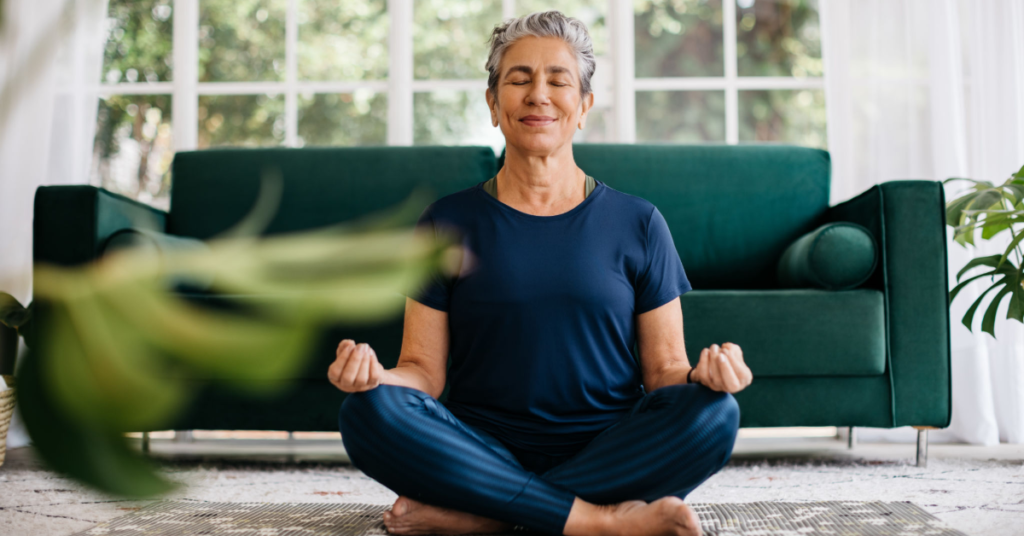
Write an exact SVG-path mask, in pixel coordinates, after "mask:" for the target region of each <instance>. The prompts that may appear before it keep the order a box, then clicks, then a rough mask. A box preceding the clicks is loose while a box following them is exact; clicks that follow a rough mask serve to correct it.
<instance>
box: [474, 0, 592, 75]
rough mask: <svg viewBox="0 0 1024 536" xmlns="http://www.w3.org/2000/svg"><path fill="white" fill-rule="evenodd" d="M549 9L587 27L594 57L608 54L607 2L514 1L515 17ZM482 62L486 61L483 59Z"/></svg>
mask: <svg viewBox="0 0 1024 536" xmlns="http://www.w3.org/2000/svg"><path fill="white" fill-rule="evenodd" d="M551 9H557V10H559V11H561V12H562V13H565V14H566V15H568V16H570V17H576V18H577V19H580V21H581V22H582V23H583V24H586V25H587V31H588V32H590V39H591V41H593V42H594V55H595V56H603V55H605V54H607V53H608V27H607V26H606V24H605V14H606V13H607V12H608V0H561V1H559V2H558V3H557V4H553V3H552V2H551V1H550V0H516V16H519V17H521V16H523V15H528V14H530V13H534V12H537V11H548V10H551ZM484 61H487V59H486V58H484Z"/></svg>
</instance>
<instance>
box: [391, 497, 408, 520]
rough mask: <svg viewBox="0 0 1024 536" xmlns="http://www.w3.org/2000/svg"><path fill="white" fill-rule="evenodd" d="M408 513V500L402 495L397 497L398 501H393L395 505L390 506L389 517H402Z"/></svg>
mask: <svg viewBox="0 0 1024 536" xmlns="http://www.w3.org/2000/svg"><path fill="white" fill-rule="evenodd" d="M408 511H409V500H408V499H406V498H405V496H404V495H403V496H400V497H398V500H396V501H395V504H393V505H391V515H393V516H403V515H405V513H406V512H408Z"/></svg>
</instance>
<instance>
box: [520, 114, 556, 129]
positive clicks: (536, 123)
mask: <svg viewBox="0 0 1024 536" xmlns="http://www.w3.org/2000/svg"><path fill="white" fill-rule="evenodd" d="M519 122H520V123H522V124H524V125H526V126H530V127H544V126H548V125H550V124H552V123H554V122H555V118H554V117H540V116H536V115H528V116H526V117H524V118H522V119H520V120H519Z"/></svg>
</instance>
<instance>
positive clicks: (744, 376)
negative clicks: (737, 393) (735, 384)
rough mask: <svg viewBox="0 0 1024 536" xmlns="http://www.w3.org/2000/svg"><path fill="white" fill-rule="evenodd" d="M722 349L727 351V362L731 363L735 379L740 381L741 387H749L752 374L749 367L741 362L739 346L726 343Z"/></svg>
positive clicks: (741, 356)
mask: <svg viewBox="0 0 1024 536" xmlns="http://www.w3.org/2000/svg"><path fill="white" fill-rule="evenodd" d="M722 348H724V349H726V350H728V351H729V360H730V361H731V362H732V369H733V372H735V373H736V377H737V378H738V379H739V380H740V383H741V385H742V386H743V387H746V386H748V385H750V382H751V381H752V380H753V379H754V374H753V373H752V372H750V367H748V366H747V364H746V362H744V361H743V350H742V349H741V348H740V346H739V345H738V344H733V343H731V342H727V343H725V344H723V345H722Z"/></svg>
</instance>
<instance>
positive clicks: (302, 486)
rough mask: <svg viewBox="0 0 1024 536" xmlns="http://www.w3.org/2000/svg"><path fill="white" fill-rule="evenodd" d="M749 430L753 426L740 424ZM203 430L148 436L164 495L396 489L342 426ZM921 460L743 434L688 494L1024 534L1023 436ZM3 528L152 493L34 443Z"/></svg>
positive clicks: (322, 496) (338, 494) (65, 519)
mask: <svg viewBox="0 0 1024 536" xmlns="http://www.w3.org/2000/svg"><path fill="white" fill-rule="evenodd" d="M743 432H746V430H744V431H743ZM210 434H212V433H207V435H206V436H205V437H199V435H198V434H197V439H195V440H194V441H193V442H175V441H174V440H172V439H170V438H166V437H159V436H158V437H154V438H152V439H151V456H152V457H154V458H156V459H159V460H161V463H162V466H163V470H164V471H166V473H167V475H168V477H169V478H172V479H175V480H178V481H180V482H183V483H185V484H186V486H183V487H182V488H181V489H180V490H178V491H176V492H174V493H172V494H171V495H170V496H168V497H167V498H173V499H181V500H192V501H231V502H253V501H256V502H303V503H324V502H327V503H330V502H336V503H343V502H363V503H374V504H390V503H391V502H393V501H394V499H395V498H396V495H395V494H394V493H392V492H391V491H390V490H388V489H387V488H384V487H383V486H381V485H379V484H377V483H376V482H374V481H373V480H371V479H369V478H368V477H366V476H365V475H363V474H362V473H361V472H360V471H358V470H357V469H355V468H353V467H352V466H351V465H350V464H348V458H347V456H346V455H345V452H344V449H343V447H342V446H341V442H340V440H339V436H338V435H337V434H319V435H317V434H307V435H305V436H302V435H301V434H300V435H297V436H296V437H295V438H294V439H292V440H288V439H285V437H287V436H286V435H285V434H284V433H283V432H281V433H278V434H279V435H278V436H275V437H274V438H267V437H266V434H264V435H263V436H260V435H259V434H254V435H252V436H251V437H246V438H238V437H237V436H231V437H230V438H229V437H227V436H225V437H217V436H216V435H212V436H211V435H210ZM929 450H930V452H929V463H928V466H927V467H925V468H919V467H916V466H915V465H914V454H915V447H914V445H907V444H860V445H857V446H856V447H855V448H854V449H853V450H849V449H847V446H846V442H845V440H840V439H837V438H835V437H831V436H822V437H762V436H758V434H756V433H746V434H744V435H743V436H742V437H741V438H740V439H739V441H738V442H737V445H736V449H735V451H734V453H733V458H732V461H731V462H730V464H729V465H728V466H727V467H726V468H725V469H724V470H723V471H722V472H720V473H719V474H717V475H715V476H714V477H712V478H711V479H710V480H708V481H707V482H706V483H705V484H704V485H703V486H701V487H700V488H698V490H697V491H695V492H694V493H693V494H692V495H690V497H688V499H687V500H688V502H692V503H700V502H752V501H773V500H774V501H786V502H794V501H814V500H837V499H843V500H863V501H874V500H881V501H912V502H914V503H916V504H918V505H920V506H922V507H923V508H924V509H925V510H927V511H929V512H931V513H932V514H934V515H936V516H937V517H939V518H940V519H942V520H943V521H945V522H946V523H947V524H948V525H949V526H950V527H952V528H956V529H958V530H960V531H963V532H965V533H967V534H971V535H986V536H987V535H996V536H998V535H1006V536H1010V535H1020V534H1024V528H1022V527H1024V445H1005V444H1004V445H1000V446H997V447H977V446H967V445H932V446H931V447H930V449H929ZM0 490H2V492H0V534H4V535H7V534H12V535H19V536H35V535H40V536H42V535H46V536H62V535H69V534H72V533H74V532H77V531H80V530H84V529H87V528H89V527H91V526H92V525H94V524H95V523H98V522H100V521H104V520H107V519H111V518H113V517H117V516H119V515H123V514H124V513H127V512H130V511H133V510H136V509H138V508H140V507H142V506H144V505H146V504H149V501H132V500H119V499H115V498H111V497H105V496H102V495H99V494H97V493H95V492H92V491H89V490H85V489H83V488H81V487H80V486H78V485H77V484H75V483H73V482H70V481H68V480H66V479H64V478H62V477H60V476H58V475H55V474H53V473H50V472H49V471H46V470H45V469H44V468H42V467H41V466H40V464H39V462H38V460H36V458H35V457H34V456H33V453H32V451H31V448H21V449H14V450H12V451H10V452H8V454H7V461H6V463H5V464H4V465H3V466H2V467H0Z"/></svg>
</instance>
